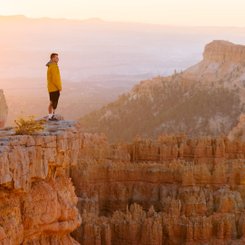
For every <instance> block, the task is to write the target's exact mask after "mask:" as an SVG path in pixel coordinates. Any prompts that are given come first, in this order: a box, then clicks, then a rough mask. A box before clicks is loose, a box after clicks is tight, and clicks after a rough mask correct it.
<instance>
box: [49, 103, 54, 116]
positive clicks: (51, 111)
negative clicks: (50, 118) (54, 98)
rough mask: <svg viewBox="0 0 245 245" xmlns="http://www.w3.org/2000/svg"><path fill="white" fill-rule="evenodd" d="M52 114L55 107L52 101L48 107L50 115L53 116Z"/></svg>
mask: <svg viewBox="0 0 245 245" xmlns="http://www.w3.org/2000/svg"><path fill="white" fill-rule="evenodd" d="M52 113H53V106H52V102H51V101H50V103H49V106H48V114H52Z"/></svg>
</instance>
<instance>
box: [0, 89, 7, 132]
mask: <svg viewBox="0 0 245 245" xmlns="http://www.w3.org/2000/svg"><path fill="white" fill-rule="evenodd" d="M7 114H8V107H7V103H6V100H5V97H4V94H3V90H2V89H0V128H3V127H4V125H5V122H6V120H7Z"/></svg>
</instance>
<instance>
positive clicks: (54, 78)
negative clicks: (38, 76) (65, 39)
mask: <svg viewBox="0 0 245 245" xmlns="http://www.w3.org/2000/svg"><path fill="white" fill-rule="evenodd" d="M46 66H47V67H48V71H47V86H48V91H49V92H55V91H61V90H62V83H61V79H60V70H59V67H58V65H57V63H55V62H48V63H47V65H46Z"/></svg>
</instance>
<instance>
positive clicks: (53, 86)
mask: <svg viewBox="0 0 245 245" xmlns="http://www.w3.org/2000/svg"><path fill="white" fill-rule="evenodd" d="M58 62H59V57H58V54H57V53H52V54H51V55H50V61H49V62H48V63H47V64H46V66H47V67H48V70H47V86H48V92H49V99H50V104H49V107H48V119H49V120H50V121H57V118H56V117H55V109H56V108H57V105H58V101H59V97H60V91H61V90H62V83H61V78H60V70H59V67H58Z"/></svg>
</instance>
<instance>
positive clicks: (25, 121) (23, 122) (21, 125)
mask: <svg viewBox="0 0 245 245" xmlns="http://www.w3.org/2000/svg"><path fill="white" fill-rule="evenodd" d="M14 122H15V124H16V126H15V127H14V129H15V134H16V135H31V134H35V133H37V132H39V131H41V130H43V129H44V121H40V120H39V121H37V120H35V119H34V117H33V116H30V117H27V118H19V119H17V120H15V121H14Z"/></svg>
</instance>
